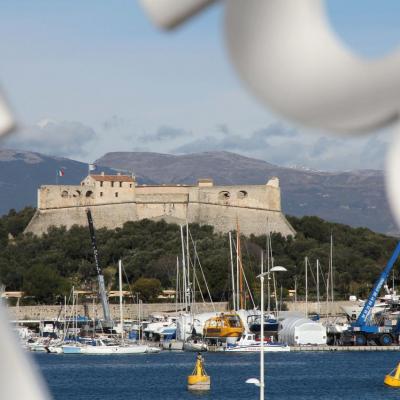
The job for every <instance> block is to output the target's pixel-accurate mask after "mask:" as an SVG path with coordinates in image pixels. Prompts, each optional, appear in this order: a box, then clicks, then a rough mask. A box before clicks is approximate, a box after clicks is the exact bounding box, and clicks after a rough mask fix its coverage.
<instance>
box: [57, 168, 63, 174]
mask: <svg viewBox="0 0 400 400" xmlns="http://www.w3.org/2000/svg"><path fill="white" fill-rule="evenodd" d="M64 175H65V172H64V170H63V169H62V168H60V169H59V170H58V171H57V176H64Z"/></svg>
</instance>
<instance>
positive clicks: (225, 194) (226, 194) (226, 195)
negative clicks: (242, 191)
mask: <svg viewBox="0 0 400 400" xmlns="http://www.w3.org/2000/svg"><path fill="white" fill-rule="evenodd" d="M230 197H231V194H230V193H229V192H226V191H222V192H219V195H218V198H219V199H220V200H224V201H226V200H229V199H230Z"/></svg>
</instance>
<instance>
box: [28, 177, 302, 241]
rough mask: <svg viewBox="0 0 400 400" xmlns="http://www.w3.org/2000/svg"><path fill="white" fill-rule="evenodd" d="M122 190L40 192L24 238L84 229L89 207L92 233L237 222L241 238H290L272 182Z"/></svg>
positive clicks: (93, 187) (227, 226)
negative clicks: (128, 225) (151, 223)
mask: <svg viewBox="0 0 400 400" xmlns="http://www.w3.org/2000/svg"><path fill="white" fill-rule="evenodd" d="M106 184H108V186H107V185H106ZM123 184H126V186H125V187H122V188H121V187H119V186H117V187H116V186H113V187H111V186H110V185H109V182H105V183H104V185H103V186H101V187H100V186H99V182H95V183H93V184H92V182H91V179H90V178H86V179H85V180H84V181H83V182H82V185H81V186H62V185H60V186H42V187H41V188H40V189H39V194H38V210H37V212H36V214H35V216H34V217H33V219H32V220H31V222H30V223H29V225H28V226H27V228H26V232H32V233H34V234H36V235H41V234H43V233H44V232H46V231H47V230H48V228H49V227H50V226H52V225H54V226H66V227H67V228H70V227H71V226H72V225H75V224H77V225H83V226H84V225H86V224H87V222H86V214H85V209H86V208H87V207H90V209H91V210H92V215H93V221H94V223H95V226H96V228H102V227H106V228H116V227H120V226H122V225H123V224H124V222H126V221H136V220H141V219H145V218H148V219H153V220H159V219H165V220H166V221H167V222H175V223H181V224H182V223H185V222H186V220H187V221H189V223H199V224H201V225H204V224H207V225H212V226H214V227H215V230H216V231H217V232H228V231H230V230H234V229H236V225H237V221H239V223H240V229H241V231H242V233H244V234H245V235H250V234H256V235H259V234H263V233H265V232H266V230H267V224H268V227H269V229H270V230H272V231H275V232H280V233H281V234H282V235H284V236H288V235H293V234H294V233H295V232H294V230H293V228H292V227H291V226H290V224H289V223H288V221H287V220H286V218H285V217H284V215H283V214H282V211H281V197H280V188H279V180H278V179H277V178H274V179H271V180H270V181H269V182H268V183H267V184H266V185H236V186H214V185H213V184H212V181H207V182H202V181H200V182H199V184H198V185H197V186H187V185H158V186H147V185H142V186H137V185H136V184H135V183H134V182H133V183H125V182H124V183H123ZM128 185H129V186H128ZM88 194H89V195H88ZM116 195H118V196H117V197H116Z"/></svg>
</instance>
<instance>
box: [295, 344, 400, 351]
mask: <svg viewBox="0 0 400 400" xmlns="http://www.w3.org/2000/svg"><path fill="white" fill-rule="evenodd" d="M290 351H400V346H397V345H396V346H290Z"/></svg>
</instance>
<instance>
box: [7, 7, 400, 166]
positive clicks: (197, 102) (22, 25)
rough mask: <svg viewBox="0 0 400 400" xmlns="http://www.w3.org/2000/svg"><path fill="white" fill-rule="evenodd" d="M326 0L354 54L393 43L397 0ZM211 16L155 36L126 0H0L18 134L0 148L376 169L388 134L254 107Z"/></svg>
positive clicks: (215, 11) (384, 49) (399, 30)
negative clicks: (353, 133)
mask: <svg viewBox="0 0 400 400" xmlns="http://www.w3.org/2000/svg"><path fill="white" fill-rule="evenodd" d="M178 1H179V0H178ZM326 3H327V13H328V16H329V18H330V21H331V24H332V27H333V29H334V30H335V31H336V33H337V35H338V36H339V37H340V39H341V40H342V41H343V42H344V44H345V45H346V46H349V47H350V48H352V50H353V51H355V52H356V53H358V54H359V55H361V56H363V57H367V58H375V57H381V56H383V55H385V54H386V53H388V52H390V51H393V50H394V49H396V47H397V45H398V39H399V38H400V24H398V18H399V15H400V2H399V1H398V0H384V1H379V2H378V1H376V0H351V1H348V0H328V1H326ZM223 12H224V7H223V1H221V2H219V3H218V4H216V5H214V6H212V7H210V8H209V9H208V10H206V11H204V12H203V13H202V14H201V15H198V16H196V17H195V18H193V19H192V20H191V21H190V22H188V23H187V24H185V25H184V26H183V27H181V28H179V29H177V30H176V31H174V32H172V33H165V32H160V31H159V30H157V29H156V28H155V27H154V26H153V25H152V24H151V23H150V22H149V20H148V18H147V16H146V15H145V13H144V12H143V10H142V9H141V7H140V5H139V4H138V3H137V2H136V1H132V0H112V1H109V0H85V1H71V0H35V1H32V0H2V1H1V3H0V86H1V88H2V90H3V91H4V92H5V94H6V96H7V99H8V100H9V102H10V104H11V105H12V108H13V110H14V112H15V114H16V116H17V120H18V124H19V130H18V131H17V133H16V134H14V135H10V136H9V137H8V138H6V139H5V140H4V141H3V142H1V143H0V146H1V147H4V148H5V147H7V148H15V149H23V150H32V151H39V152H42V153H46V154H51V155H58V156H63V157H69V158H73V159H77V160H81V161H87V162H91V161H93V160H95V159H97V158H98V157H100V156H102V155H103V154H105V153H106V152H110V151H153V152H161V153H171V154H184V153H193V152H199V151H215V150H218V151H219V150H226V151H232V152H236V153H239V154H243V155H246V156H250V157H255V158H259V159H263V160H266V161H268V162H271V163H275V164H279V165H285V166H302V167H307V168H313V169H320V170H344V169H346V170H348V169H364V168H376V169H381V168H383V165H384V158H385V152H386V148H387V144H388V143H389V142H390V137H391V132H390V130H386V131H383V132H374V133H372V134H371V135H369V136H366V137H365V136H363V137H353V138H351V139H346V140H345V139H343V138H341V137H336V136H330V135H328V134H327V133H322V132H316V131H309V130H307V129H304V128H302V127H298V126H296V125H294V124H293V123H291V122H289V121H286V120H285V119H283V118H282V117H281V116H279V115H275V114H274V113H273V112H271V111H269V110H268V109H265V108H264V107H263V106H261V105H260V104H258V102H257V100H256V99H254V98H253V97H252V95H251V94H250V93H248V92H247V91H246V89H245V88H244V87H243V85H242V83H241V82H240V81H239V79H238V77H237V76H236V74H235V72H234V70H233V68H232V66H231V65H230V64H229V61H228V57H227V52H226V49H225V44H224V34H223Z"/></svg>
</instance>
